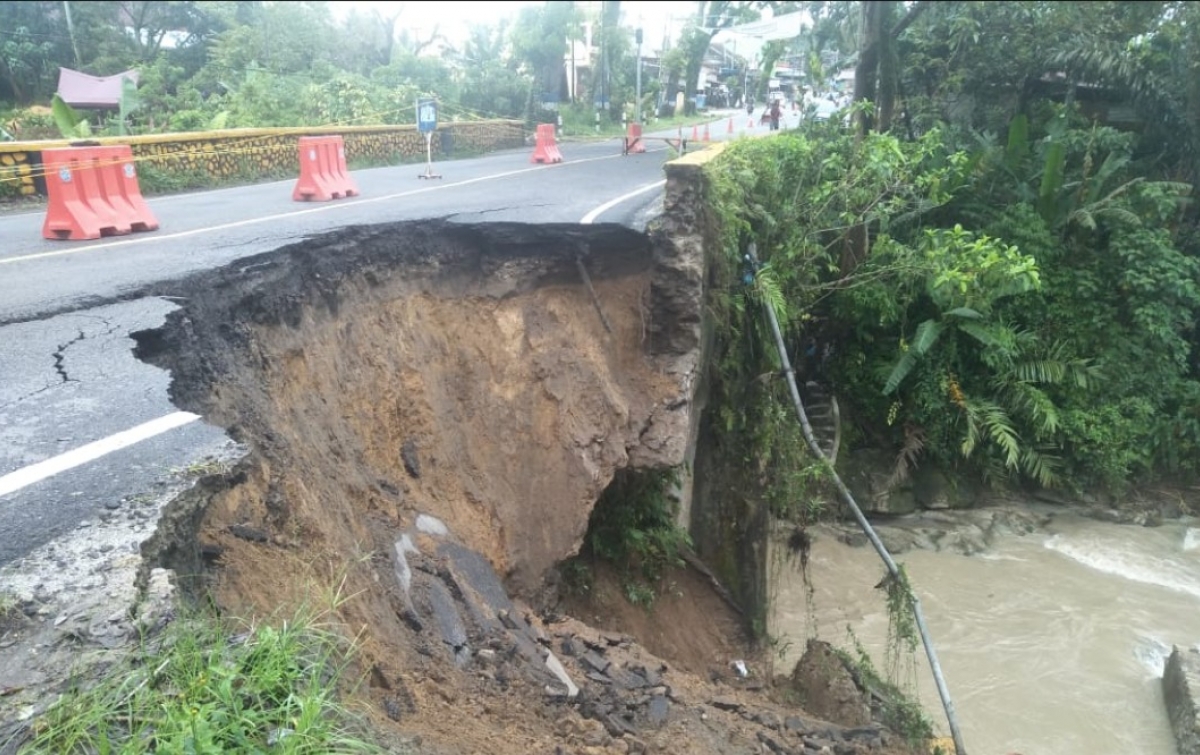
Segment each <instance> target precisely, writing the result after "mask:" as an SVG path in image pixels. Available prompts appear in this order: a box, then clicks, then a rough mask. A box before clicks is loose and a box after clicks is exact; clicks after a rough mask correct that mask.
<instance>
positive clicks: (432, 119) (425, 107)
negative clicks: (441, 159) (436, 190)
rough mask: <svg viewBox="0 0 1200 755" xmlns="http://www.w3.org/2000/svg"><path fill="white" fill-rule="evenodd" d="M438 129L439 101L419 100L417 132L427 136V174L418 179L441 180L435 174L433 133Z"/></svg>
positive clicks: (437, 174)
mask: <svg viewBox="0 0 1200 755" xmlns="http://www.w3.org/2000/svg"><path fill="white" fill-rule="evenodd" d="M436 129H437V100H435V99H432V98H428V99H425V98H418V99H417V130H418V131H420V132H421V133H422V134H424V135H425V172H424V173H423V174H421V175H418V176H417V178H441V177H442V176H441V174H440V173H434V172H433V132H434V131H435V130H436Z"/></svg>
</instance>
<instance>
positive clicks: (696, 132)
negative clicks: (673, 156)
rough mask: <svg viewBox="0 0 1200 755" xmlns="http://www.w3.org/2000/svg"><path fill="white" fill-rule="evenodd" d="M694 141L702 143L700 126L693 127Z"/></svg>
mask: <svg viewBox="0 0 1200 755" xmlns="http://www.w3.org/2000/svg"><path fill="white" fill-rule="evenodd" d="M692 141H694V142H698V141H700V127H699V126H692Z"/></svg>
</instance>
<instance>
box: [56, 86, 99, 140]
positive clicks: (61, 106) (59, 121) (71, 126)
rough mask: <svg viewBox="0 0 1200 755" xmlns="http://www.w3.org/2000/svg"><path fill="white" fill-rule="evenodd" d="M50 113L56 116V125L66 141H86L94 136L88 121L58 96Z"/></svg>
mask: <svg viewBox="0 0 1200 755" xmlns="http://www.w3.org/2000/svg"><path fill="white" fill-rule="evenodd" d="M50 112H51V114H52V115H53V116H54V125H56V126H58V131H59V133H60V134H62V138H64V139H86V138H87V137H89V136H91V135H92V126H91V124H90V123H88V121H87V119H86V118H84V117H83V116H81V115H80V114H79V113H78V112H76V110H75V108H73V107H71V106H70V105H68V104H67V103H66V102H65V101H64V100H63V98H62V97H60V96H58V94H55V95H54V99H53V100H51V102H50Z"/></svg>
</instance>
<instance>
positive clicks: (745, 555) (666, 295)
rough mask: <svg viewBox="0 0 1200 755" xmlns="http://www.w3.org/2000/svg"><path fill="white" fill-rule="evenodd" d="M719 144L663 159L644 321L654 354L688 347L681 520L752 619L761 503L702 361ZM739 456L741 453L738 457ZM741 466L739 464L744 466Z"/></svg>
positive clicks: (758, 597) (762, 602)
mask: <svg viewBox="0 0 1200 755" xmlns="http://www.w3.org/2000/svg"><path fill="white" fill-rule="evenodd" d="M724 146H725V145H724V144H716V145H713V146H712V147H710V148H709V149H706V150H703V151H700V152H694V153H692V154H690V155H687V156H685V157H682V158H680V159H678V160H673V161H671V162H669V163H667V164H666V174H667V186H666V192H665V196H664V199H663V214H662V219H661V221H660V222H659V225H658V227H657V228H656V229H655V230H654V234H655V236H656V238H655V239H654V250H655V265H654V280H653V284H652V285H653V291H652V295H651V300H652V301H653V302H654V311H653V312H652V318H651V323H650V328H649V336H650V344H651V350H652V351H653V352H654V353H655V354H664V353H676V354H682V353H688V352H690V353H693V354H694V355H695V356H694V357H693V359H694V360H695V362H694V363H692V365H691V370H692V371H691V378H690V379H691V380H692V381H693V384H694V389H693V392H692V395H693V398H692V401H693V406H692V410H691V412H690V418H689V419H690V422H689V428H688V445H687V452H686V462H685V468H686V469H687V470H688V471H689V473H690V474H689V476H687V477H685V479H684V481H683V485H682V488H683V489H682V490H681V491H680V498H681V501H682V508H681V512H680V523H681V524H682V525H683V526H686V527H687V528H688V531H689V532H690V534H691V536H692V541H693V543H695V547H696V553H697V554H698V555H699V556H700V558H701V559H702V560H703V561H704V562H705V563H706V564H708V565H709V566H710V567H711V568H712V569H713V570H714V571H715V572H716V574H717V576H718V577H719V578H720V580H721V582H722V583H723V584H724V585H725V586H727V587H728V588H729V590H730V592H731V593H732V594H733V597H734V599H735V601H736V602H737V603H738V605H739V606H740V607H741V609H742V611H743V614H744V615H745V616H746V617H747V618H748V619H749V620H750V621H752V622H754V620H755V619H758V620H761V619H762V618H763V617H764V616H765V611H766V574H767V570H766V564H767V561H766V557H767V551H766V535H767V529H768V526H769V524H770V517H769V516H768V512H767V507H766V505H765V504H764V503H763V502H762V501H761V500H760V499H759V497H758V496H757V495H756V494H755V493H754V492H753V488H752V487H749V486H745V485H741V484H739V481H738V480H736V479H735V478H734V477H731V476H730V472H731V470H730V468H729V464H730V462H731V457H729V456H728V454H726V453H724V452H723V451H722V450H721V449H719V448H716V447H715V445H714V442H713V440H712V438H713V437H714V434H713V433H711V432H705V431H704V430H702V428H703V425H704V423H705V421H706V416H707V415H706V412H705V408H706V403H707V396H708V390H707V384H706V380H705V374H706V368H705V365H706V364H707V360H708V358H709V355H710V354H711V353H712V348H711V347H712V335H713V328H712V326H711V323H709V322H707V321H706V320H705V315H704V313H705V312H708V311H709V309H710V308H709V307H707V306H706V299H707V297H708V296H709V295H710V291H709V286H710V284H709V278H710V276H711V275H712V273H711V272H709V271H710V270H711V269H712V266H711V265H710V264H709V262H710V261H711V260H712V259H714V257H715V255H717V254H719V253H720V251H721V250H720V246H719V244H720V241H719V231H720V229H719V227H718V225H717V221H716V218H715V217H714V215H713V213H712V211H711V209H710V207H709V204H708V178H707V176H706V174H705V170H704V169H705V166H707V165H708V164H709V163H710V162H711V161H712V160H714V159H718V158H719V157H720V155H721V153H722V151H723V149H724ZM737 461H738V462H740V455H739V456H738V457H737ZM742 466H744V465H742Z"/></svg>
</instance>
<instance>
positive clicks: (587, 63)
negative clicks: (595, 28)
mask: <svg viewBox="0 0 1200 755" xmlns="http://www.w3.org/2000/svg"><path fill="white" fill-rule="evenodd" d="M567 44H568V45H569V46H568V48H567V53H566V55H565V56H564V58H565V63H566V73H567V98H568V99H569V100H570V101H571V102H574V101H575V100H576V99H577V97H578V94H579V90H580V82H585V81H590V80H591V74H590V73H589V71H591V69H592V23H591V22H590V21H588V22H585V23H584V24H583V39H582V40H577V39H568V40H567Z"/></svg>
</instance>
